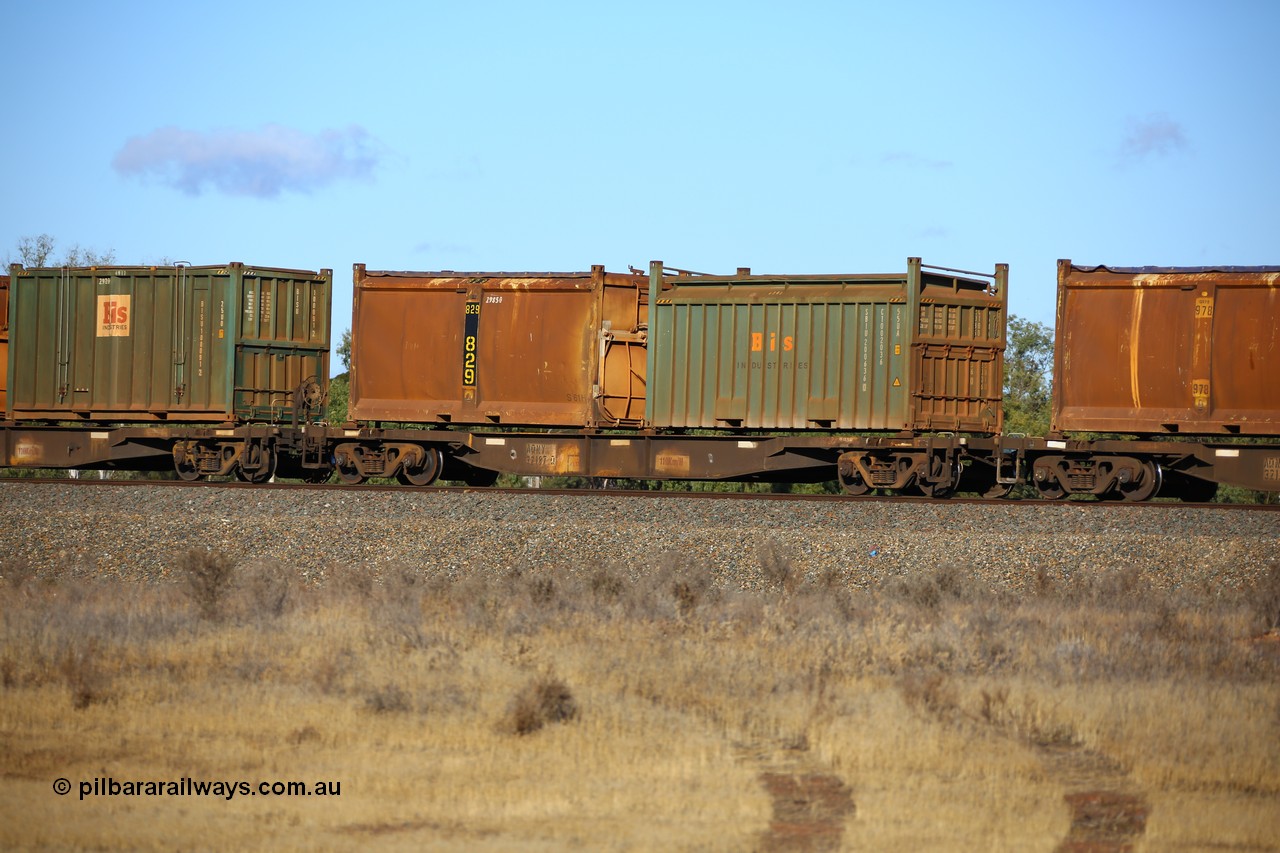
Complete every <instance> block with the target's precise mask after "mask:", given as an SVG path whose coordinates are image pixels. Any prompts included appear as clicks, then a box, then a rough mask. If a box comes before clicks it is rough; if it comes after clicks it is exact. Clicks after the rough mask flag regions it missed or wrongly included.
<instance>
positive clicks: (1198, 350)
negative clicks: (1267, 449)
mask: <svg viewBox="0 0 1280 853" xmlns="http://www.w3.org/2000/svg"><path fill="white" fill-rule="evenodd" d="M1054 359H1055V360H1054V403H1053V429H1054V430H1055V431H1074V430H1086V431H1091V432H1116V433H1138V434H1171V433H1184V434H1193V435H1196V434H1199V435H1214V434H1225V435H1253V436H1271V435H1280V267H1217V268H1213V267H1123V268H1122V267H1114V268H1108V267H1104V266H1095V267H1085V266H1075V265H1073V264H1072V263H1071V262H1070V261H1069V260H1061V261H1058V312H1057V343H1056V347H1055V354H1054Z"/></svg>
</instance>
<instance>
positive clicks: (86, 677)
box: [58, 638, 111, 710]
mask: <svg viewBox="0 0 1280 853" xmlns="http://www.w3.org/2000/svg"><path fill="white" fill-rule="evenodd" d="M99 655H100V650H99V648H98V641H97V640H96V639H94V638H89V639H88V640H86V641H85V642H84V643H83V644H82V645H75V646H73V647H70V648H68V649H66V650H65V652H64V653H63V656H62V660H61V661H60V662H59V667H58V668H59V669H60V670H61V672H62V677H63V678H64V679H65V680H66V684H67V689H68V690H70V691H71V704H72V706H73V707H75V708H76V710H84V709H85V708H88V707H89V706H90V705H95V704H97V703H99V702H105V701H107V700H108V699H110V698H111V678H110V676H109V675H108V674H107V672H106V670H105V668H104V667H103V665H102V661H101V660H100V657H99Z"/></svg>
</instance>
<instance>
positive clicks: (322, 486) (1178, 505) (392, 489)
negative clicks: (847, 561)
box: [0, 477, 1280, 512]
mask: <svg viewBox="0 0 1280 853" xmlns="http://www.w3.org/2000/svg"><path fill="white" fill-rule="evenodd" d="M3 483H31V484H43V485H59V486H73V487H77V488H90V489H92V488H130V487H134V488H136V487H146V486H156V487H160V488H183V489H192V488H194V489H236V490H242V489H247V490H250V491H253V492H268V491H269V492H288V491H303V492H348V493H361V492H363V493H369V492H387V493H398V494H409V493H419V494H421V493H430V494H492V495H504V496H507V495H509V496H520V495H543V496H568V497H572V496H581V497H588V496H589V497H607V498H659V499H663V500H672V499H681V498H683V499H686V500H688V499H692V500H728V501H734V500H738V501H792V502H798V503H809V502H812V503H836V504H848V505H857V504H864V503H875V504H906V505H915V506H919V505H928V504H934V505H946V506H968V505H972V506H986V507H990V506H1027V507H1051V506H1071V507H1080V508H1087V509H1092V510H1098V511H1106V510H1107V509H1111V508H1119V507H1140V508H1144V509H1151V510H1153V511H1157V512H1158V511H1161V510H1174V509H1211V510H1220V511H1223V512H1244V511H1250V510H1255V511H1262V512H1280V504H1248V503H1240V504H1236V503H1193V502H1185V501H1180V500H1175V499H1166V500H1154V501H1144V502H1138V503H1130V502H1126V501H1107V500H1093V499H1087V498H1085V499H1076V498H1069V499H1066V500H1061V501H1049V500H1041V499H1037V498H1000V499H991V498H977V497H960V496H952V497H946V498H930V497H926V496H923V495H917V496H905V495H877V494H868V495H863V496H859V497H850V496H849V495H843V494H816V495H815V494H791V493H781V492H695V491H689V492H684V491H674V490H670V491H668V490H646V489H557V488H493V487H477V486H465V485H464V486H440V485H432V486H411V485H401V484H398V483H396V484H379V483H364V484H362V485H359V486H351V485H348V484H345V483H319V484H316V483H294V482H285V483H278V482H271V483H245V482H241V481H239V480H234V479H230V478H229V479H226V480H196V481H187V480H136V479H127V480H115V479H98V478H85V477H81V478H69V477H68V478H57V477H50V478H37V477H0V484H3Z"/></svg>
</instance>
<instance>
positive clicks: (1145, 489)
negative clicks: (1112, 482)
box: [1119, 460, 1164, 502]
mask: <svg viewBox="0 0 1280 853" xmlns="http://www.w3.org/2000/svg"><path fill="white" fill-rule="evenodd" d="M1139 470H1140V471H1141V475H1140V476H1139V477H1138V479H1137V481H1136V482H1132V483H1123V484H1121V485H1120V486H1119V489H1120V497H1121V498H1123V499H1124V500H1126V501H1133V502H1137V501H1145V500H1150V499H1151V498H1153V497H1155V495H1156V493H1158V492H1159V491H1160V486H1161V485H1163V484H1164V470H1163V469H1162V468H1161V467H1160V463H1158V462H1152V461H1150V460H1143V462H1142V463H1141V465H1140V467H1139Z"/></svg>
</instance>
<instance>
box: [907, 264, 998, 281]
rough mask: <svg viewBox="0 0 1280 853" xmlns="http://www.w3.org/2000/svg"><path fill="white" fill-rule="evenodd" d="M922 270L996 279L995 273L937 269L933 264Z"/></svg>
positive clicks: (947, 268) (922, 267)
mask: <svg viewBox="0 0 1280 853" xmlns="http://www.w3.org/2000/svg"><path fill="white" fill-rule="evenodd" d="M920 269H925V270H937V271H938V272H958V273H960V274H961V275H976V276H979V277H980V278H995V277H996V274H995V273H993V272H974V271H973V270H958V269H953V268H952V267H935V266H933V265H931V264H921V265H920Z"/></svg>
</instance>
